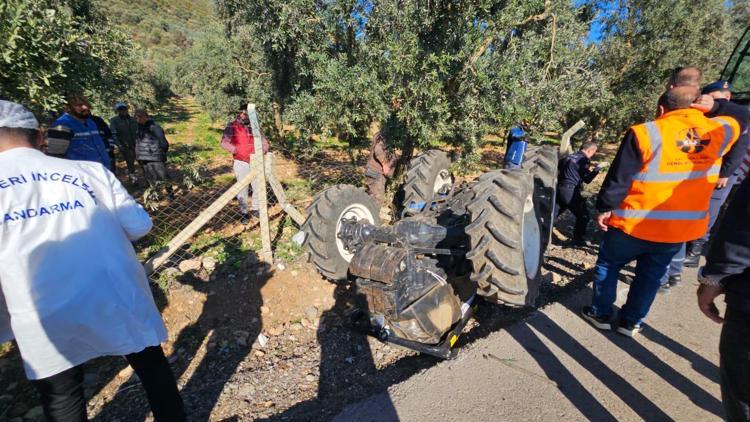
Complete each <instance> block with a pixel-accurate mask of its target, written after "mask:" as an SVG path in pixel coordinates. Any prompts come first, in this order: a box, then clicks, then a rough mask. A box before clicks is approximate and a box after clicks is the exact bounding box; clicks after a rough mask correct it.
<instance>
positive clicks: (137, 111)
mask: <svg viewBox="0 0 750 422" xmlns="http://www.w3.org/2000/svg"><path fill="white" fill-rule="evenodd" d="M133 115H134V116H143V117H150V116H149V114H148V111H146V109H145V108H137V109H135V111H134V112H133Z"/></svg>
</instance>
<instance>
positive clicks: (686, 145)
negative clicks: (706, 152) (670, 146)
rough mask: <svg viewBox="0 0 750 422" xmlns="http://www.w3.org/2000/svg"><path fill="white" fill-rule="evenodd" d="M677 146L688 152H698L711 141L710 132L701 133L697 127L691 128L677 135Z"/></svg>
mask: <svg viewBox="0 0 750 422" xmlns="http://www.w3.org/2000/svg"><path fill="white" fill-rule="evenodd" d="M676 143H677V148H679V149H680V151H682V152H684V153H686V154H697V153H699V152H701V151H703V149H704V148H706V147H707V146H708V144H710V143H711V138H710V137H709V136H708V133H706V134H703V135H701V134H700V133H698V131H697V130H695V128H690V129H687V130H685V131H682V132H680V134H679V135H677V141H676Z"/></svg>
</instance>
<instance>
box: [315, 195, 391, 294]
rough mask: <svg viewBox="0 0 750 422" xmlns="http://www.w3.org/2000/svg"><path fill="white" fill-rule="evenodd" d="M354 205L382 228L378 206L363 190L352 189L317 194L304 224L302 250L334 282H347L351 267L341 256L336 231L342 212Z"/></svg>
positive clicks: (321, 272)
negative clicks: (366, 209)
mask: <svg viewBox="0 0 750 422" xmlns="http://www.w3.org/2000/svg"><path fill="white" fill-rule="evenodd" d="M354 203H361V204H363V205H365V206H366V207H368V209H369V210H370V212H371V213H372V215H373V218H374V219H375V221H374V222H373V223H374V224H376V225H379V224H380V216H379V214H378V207H377V206H376V205H375V202H374V201H373V200H372V198H370V196H369V195H368V194H367V193H366V192H365V191H364V190H363V189H360V188H357V187H354V186H351V185H335V186H332V187H330V188H328V189H326V190H324V191H323V192H320V193H319V194H317V195H316V196H315V198H314V199H313V202H312V203H311V204H310V205H309V206H308V207H307V218H306V219H305V222H304V223H302V227H301V230H302V231H303V232H305V234H306V235H305V241H304V243H303V244H302V246H303V248H305V249H306V250H307V251H308V259H309V261H310V262H312V263H313V264H314V265H315V268H316V269H317V270H318V272H319V273H320V274H322V275H323V276H324V277H326V278H328V279H331V280H345V279H346V277H347V274H348V269H349V263H348V262H346V261H345V260H344V258H343V257H341V255H340V254H339V252H338V249H337V247H336V233H335V231H336V223H337V218H338V216H339V214H340V213H341V211H343V210H344V208H346V207H347V206H349V205H351V204H354Z"/></svg>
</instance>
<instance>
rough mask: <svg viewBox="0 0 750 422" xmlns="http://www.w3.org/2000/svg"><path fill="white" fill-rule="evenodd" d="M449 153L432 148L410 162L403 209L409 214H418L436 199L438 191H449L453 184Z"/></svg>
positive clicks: (404, 188)
mask: <svg viewBox="0 0 750 422" xmlns="http://www.w3.org/2000/svg"><path fill="white" fill-rule="evenodd" d="M450 164H451V160H450V158H448V154H446V153H445V152H444V151H440V150H436V149H431V150H428V151H425V152H423V153H421V154H419V155H417V156H416V157H414V158H413V159H412V160H411V162H410V163H409V168H408V170H407V171H406V181H405V182H404V186H403V190H404V202H403V209H404V210H406V212H407V213H409V214H417V213H419V212H421V211H422V210H423V209H424V208H425V207H429V206H430V203H431V202H432V201H433V200H434V199H435V196H436V195H437V194H438V192H441V191H442V192H449V191H450V190H451V188H452V186H453V176H452V175H451V173H450V170H449V167H450Z"/></svg>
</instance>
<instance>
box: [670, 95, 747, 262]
mask: <svg viewBox="0 0 750 422" xmlns="http://www.w3.org/2000/svg"><path fill="white" fill-rule="evenodd" d="M703 95H707V96H710V97H711V98H712V99H713V100H714V105H713V106H712V108H711V110H710V111H709V112H708V113H707V116H709V117H714V116H732V117H734V118H735V119H736V120H737V121H738V122H739V124H740V130H741V132H742V133H741V135H740V139H739V140H738V141H737V149H736V151H735V153H734V154H732V155H729V154H728V155H727V157H726V158H725V159H724V162H722V164H721V172H720V173H719V182H718V183H716V188H715V189H714V191H713V193H712V194H711V203H710V205H709V210H708V214H709V218H708V229H707V230H706V233H704V234H703V236H702V237H701V238H700V239H696V240H694V241H692V242H689V243H688V246H687V254H686V257H685V261H684V264H683V265H684V266H686V267H697V266H698V262H699V260H700V257H701V255H702V254H703V248H704V245H705V244H706V243H708V241H709V239H710V235H711V228H712V227H713V225H714V224H715V223H716V219H717V218H718V217H719V213H720V211H721V207H722V205H724V202H725V201H726V200H727V198H728V197H729V193H730V192H731V190H732V187H733V186H734V185H735V184H736V183H738V181H741V180H742V178H743V177H744V174H745V172H744V168H742V167H741V166H742V164H743V161H747V162H750V149H748V141H750V136H748V124H749V123H750V114H749V113H748V110H747V108H746V107H743V106H741V105H739V104H736V103H734V102H732V101H731V99H732V85H731V84H730V83H729V82H727V81H716V82H714V83H712V84H709V85H707V86H706V87H705V88H703ZM743 151H744V152H743Z"/></svg>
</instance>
